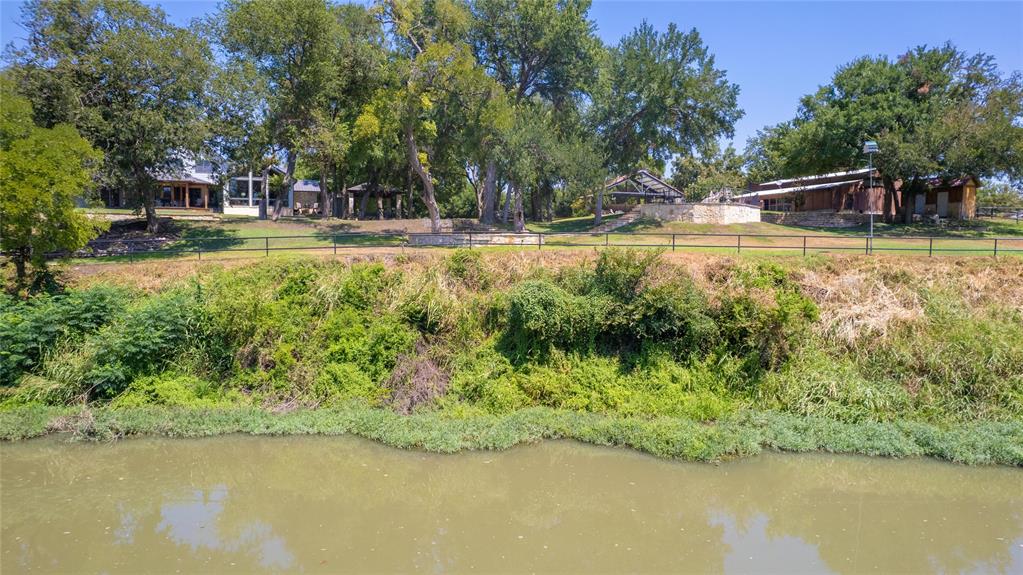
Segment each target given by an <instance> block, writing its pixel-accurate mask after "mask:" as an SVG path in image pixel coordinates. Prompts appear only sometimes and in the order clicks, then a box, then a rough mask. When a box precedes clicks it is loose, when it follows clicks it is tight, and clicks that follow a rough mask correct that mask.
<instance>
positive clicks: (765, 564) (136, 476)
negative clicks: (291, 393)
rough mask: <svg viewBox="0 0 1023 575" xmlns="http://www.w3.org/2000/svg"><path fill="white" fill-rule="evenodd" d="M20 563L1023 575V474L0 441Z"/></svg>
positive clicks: (265, 442)
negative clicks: (1000, 574)
mask: <svg viewBox="0 0 1023 575" xmlns="http://www.w3.org/2000/svg"><path fill="white" fill-rule="evenodd" d="M0 463H2V466H0V506H2V511H3V513H2V516H0V525H2V528H3V530H2V535H0V543H2V556H0V571H3V572H5V573H6V572H29V571H41V572H53V571H65V572H110V573H117V572H138V571H143V570H145V571H150V572H151V571H162V572H174V571H181V572H218V573H219V572H293V571H302V572H337V571H346V570H347V571H353V570H354V571H363V572H365V571H396V570H400V571H410V570H411V571H431V572H438V573H446V572H464V571H480V572H495V571H505V572H506V571H547V572H549V571H574V572H580V571H588V572H621V571H647V572H649V571H701V572H754V571H775V572H777V571H784V572H795V571H812V572H818V573H819V572H838V573H845V572H870V571H874V572H891V571H902V572H907V571H910V572H930V571H955V572H991V571H1002V572H1021V571H1023V472H1021V471H1019V470H1016V469H1003V468H999V469H990V468H987V469H985V468H966V467H961V466H953V465H948V464H942V463H938V462H933V461H926V460H915V461H889V460H876V459H866V458H850V457H831V456H823V455H769V456H763V457H759V458H755V459H749V460H743V461H738V462H733V463H728V464H725V465H721V466H712V465H695V464H680V463H675V462H667V461H660V460H656V459H653V458H650V457H647V456H644V455H641V454H637V453H634V452H630V451H626V450H615V449H604V448H597V447H591V446H585V445H580V444H576V443H568V442H547V443H543V444H540V445H535V446H528V447H522V448H518V449H513V450H511V451H508V452H503V453H470V454H460V455H455V456H444V455H433V454H424V453H418V452H407V451H399V450H394V449H390V448H387V447H384V446H380V445H377V444H374V443H370V442H366V441H362V440H357V439H348V438H317V437H312V438H309V437H307V438H253V437H226V438H216V439H207V440H195V441H192V440H159V439H146V440H131V441H125V442H121V443H117V444H113V445H90V444H71V445H69V444H64V443H60V442H58V441H56V440H54V439H47V440H41V441H33V442H26V443H19V444H5V445H2V446H0Z"/></svg>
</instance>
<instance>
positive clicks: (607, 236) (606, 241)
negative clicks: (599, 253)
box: [604, 234, 611, 248]
mask: <svg viewBox="0 0 1023 575" xmlns="http://www.w3.org/2000/svg"><path fill="white" fill-rule="evenodd" d="M610 237H611V234H604V247H605V248H606V247H607V244H608V242H609V241H610V239H609V238H610Z"/></svg>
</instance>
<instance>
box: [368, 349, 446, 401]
mask: <svg viewBox="0 0 1023 575" xmlns="http://www.w3.org/2000/svg"><path fill="white" fill-rule="evenodd" d="M448 381H449V377H448V374H447V373H445V372H444V371H443V370H442V369H440V368H439V367H437V364H436V363H434V361H433V359H432V358H431V357H430V353H429V348H428V347H427V345H426V344H425V343H424V342H423V341H422V340H420V341H418V342H416V345H415V349H414V351H413V352H412V353H408V354H404V353H403V354H401V355H399V356H398V361H397V363H396V364H395V366H394V371H392V372H391V377H390V378H388V380H387V383H385V384H384V387H386V388H388V389H390V390H391V396H390V398H388V403H389V404H390V406H391V408H392V409H394V411H396V412H398V413H401V414H405V415H407V414H409V413H412V411H413V410H414V409H415V408H416V407H417V406H419V405H424V404H427V403H430V402H431V401H433V400H434V399H436V398H438V397H440V396H442V395H444V392H445V391H446V390H447V388H448Z"/></svg>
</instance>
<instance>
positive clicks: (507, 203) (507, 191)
mask: <svg viewBox="0 0 1023 575" xmlns="http://www.w3.org/2000/svg"><path fill="white" fill-rule="evenodd" d="M511 198H512V195H511V185H510V184H509V185H507V186H505V187H504V210H503V211H502V212H501V221H502V222H504V223H506V224H507V223H508V213H509V212H510V211H511Z"/></svg>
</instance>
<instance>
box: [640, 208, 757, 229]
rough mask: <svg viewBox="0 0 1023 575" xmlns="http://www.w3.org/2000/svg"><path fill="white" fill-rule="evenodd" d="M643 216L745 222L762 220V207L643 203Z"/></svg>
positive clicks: (672, 220)
mask: <svg viewBox="0 0 1023 575" xmlns="http://www.w3.org/2000/svg"><path fill="white" fill-rule="evenodd" d="M636 211H638V212H639V214H640V216H641V217H645V218H653V219H655V220H660V221H666V222H692V223H694V224H720V225H728V224H745V223H750V222H759V221H760V208H758V207H756V206H748V205H746V204H709V203H708V204H641V205H639V206H636Z"/></svg>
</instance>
